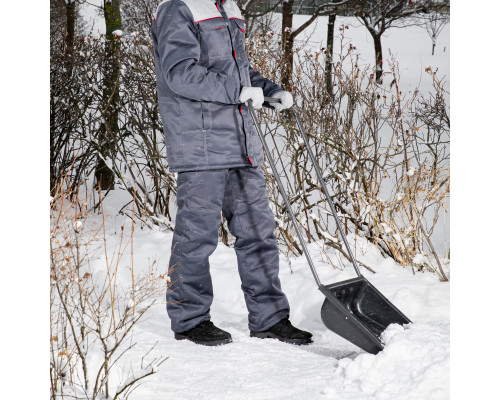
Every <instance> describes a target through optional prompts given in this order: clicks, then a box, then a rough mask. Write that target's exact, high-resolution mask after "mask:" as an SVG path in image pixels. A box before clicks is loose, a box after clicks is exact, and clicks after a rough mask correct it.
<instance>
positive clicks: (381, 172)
mask: <svg viewBox="0 0 500 400" xmlns="http://www.w3.org/2000/svg"><path fill="white" fill-rule="evenodd" d="M343 29H345V27H344V26H341V27H340V30H341V31H343ZM278 41H279V38H278V39H276V38H274V37H272V36H271V35H261V36H255V37H254V38H253V39H252V40H251V41H249V42H248V43H247V45H248V48H249V53H250V56H251V58H252V59H253V61H254V63H255V64H256V65H258V67H256V68H258V69H259V68H260V70H261V72H262V74H263V75H264V76H268V77H270V78H271V79H273V80H275V81H279V71H280V63H281V60H282V58H281V54H280V50H279V47H278ZM340 42H341V47H340V48H341V51H340V54H339V56H338V61H337V62H336V63H334V65H333V70H332V80H331V81H332V82H333V89H334V90H333V93H329V92H328V91H327V88H326V81H327V79H326V77H325V68H324V66H325V53H324V50H325V49H322V50H321V51H320V50H316V51H311V50H308V49H307V48H305V47H304V48H302V49H297V54H296V58H297V59H298V60H299V62H298V63H297V65H296V68H295V70H294V75H295V76H294V78H293V81H294V82H297V84H296V86H294V97H295V100H296V103H297V105H296V107H297V108H300V114H301V117H302V121H303V125H304V128H305V130H306V133H307V135H308V137H309V141H310V144H311V146H312V148H313V150H314V152H315V154H316V155H317V159H318V161H319V165H320V168H321V169H322V170H323V171H324V176H323V178H324V180H325V181H326V183H327V185H328V186H329V188H330V189H331V193H330V194H331V195H332V197H333V200H334V203H335V206H336V208H337V211H338V212H339V214H340V217H341V219H343V221H344V229H345V231H346V233H348V232H349V231H351V232H353V233H355V234H356V235H359V236H363V237H366V238H367V239H368V240H369V241H370V242H372V243H374V244H376V245H377V246H378V248H379V250H380V251H381V252H382V254H383V255H385V256H387V257H392V258H394V259H395V260H396V261H397V262H399V263H401V264H402V265H405V266H406V265H410V266H412V268H413V264H418V265H419V267H418V268H419V269H428V270H430V271H432V272H437V273H438V275H439V277H440V278H441V279H443V280H446V279H447V275H446V273H445V271H444V270H443V268H442V260H443V259H445V258H446V257H445V254H442V255H438V254H437V252H436V250H435V248H434V246H433V244H432V241H431V240H430V237H431V235H432V233H433V231H434V228H435V226H436V223H437V221H438V217H439V215H442V213H443V212H446V201H447V198H448V196H449V118H448V114H449V113H448V104H447V103H446V99H447V95H448V94H447V92H446V89H445V86H446V83H445V81H444V80H443V79H441V80H440V79H439V78H438V77H437V76H436V74H435V72H432V71H428V73H429V78H428V79H431V80H432V83H433V84H432V88H433V89H432V92H431V93H421V92H420V91H419V89H418V88H415V89H414V90H413V91H412V92H409V93H402V91H401V89H400V87H399V71H398V66H397V63H396V62H395V61H394V60H391V61H390V62H389V69H390V72H386V76H387V77H388V78H389V82H390V84H386V85H381V84H377V82H376V79H375V76H374V73H373V72H372V70H371V69H370V68H369V67H361V66H360V65H359V55H358V54H356V51H355V48H353V46H352V45H351V44H350V43H345V40H344V38H343V35H341V40H340ZM305 45H306V44H305V43H304V44H303V46H305ZM264 54H265V55H266V57H263V55H264ZM260 117H261V119H262V122H263V124H264V125H265V126H266V137H267V140H269V143H270V144H271V145H273V146H274V147H275V150H274V160H275V162H277V164H278V168H279V169H280V170H281V171H282V172H281V173H282V178H283V179H284V182H285V184H286V185H287V190H288V192H289V193H290V194H292V195H291V198H290V201H291V204H292V207H293V208H294V210H295V213H296V215H297V216H298V217H299V220H300V221H301V222H302V226H303V228H304V231H305V234H306V237H307V238H308V239H309V241H313V240H318V239H322V240H324V241H325V242H326V244H327V245H329V246H331V247H334V248H335V249H337V250H338V251H339V252H340V253H341V254H343V255H344V256H347V254H346V252H345V250H344V249H343V248H342V244H341V242H340V240H339V238H338V235H337V233H336V231H337V227H336V226H335V223H334V220H333V218H332V216H331V214H330V212H329V211H328V209H327V207H326V202H325V200H324V198H322V197H321V196H320V192H321V188H320V185H319V182H318V180H317V178H316V177H315V174H314V172H313V166H312V163H311V162H310V159H309V156H308V154H307V152H306V149H305V145H304V143H303V141H302V138H301V136H300V132H299V131H298V128H297V126H295V124H294V121H293V120H292V119H291V115H290V114H289V113H287V112H282V113H281V114H280V115H277V114H276V113H275V112H272V111H263V112H261V113H260ZM282 127H284V129H283V128H282ZM266 175H267V179H268V187H269V193H270V196H271V200H272V203H273V208H274V210H273V211H274V212H275V215H276V219H277V222H278V229H279V237H280V239H281V243H282V244H283V245H285V246H286V248H288V251H291V252H292V253H295V254H300V252H301V250H300V247H299V245H298V241H297V239H296V237H295V234H294V233H293V229H291V221H290V220H289V218H288V216H287V215H286V213H285V208H284V204H283V200H282V199H281V196H280V194H279V191H278V190H277V188H276V187H275V184H274V179H273V178H272V175H271V173H270V171H269V170H266ZM422 260H425V262H421V261H422ZM361 264H362V265H363V263H361Z"/></svg>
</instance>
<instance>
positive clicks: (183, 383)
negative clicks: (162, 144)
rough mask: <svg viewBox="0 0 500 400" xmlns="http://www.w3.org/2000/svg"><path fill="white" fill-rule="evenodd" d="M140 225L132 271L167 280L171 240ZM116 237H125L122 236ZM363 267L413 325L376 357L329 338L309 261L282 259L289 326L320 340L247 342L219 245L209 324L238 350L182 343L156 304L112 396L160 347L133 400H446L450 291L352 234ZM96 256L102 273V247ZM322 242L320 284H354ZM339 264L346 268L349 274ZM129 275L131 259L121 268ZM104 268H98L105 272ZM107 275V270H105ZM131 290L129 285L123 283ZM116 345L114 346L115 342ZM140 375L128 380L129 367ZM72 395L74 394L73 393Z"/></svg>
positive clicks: (236, 285)
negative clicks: (166, 399) (170, 399)
mask: <svg viewBox="0 0 500 400" xmlns="http://www.w3.org/2000/svg"><path fill="white" fill-rule="evenodd" d="M122 193H123V192H117V193H113V194H111V195H110V196H108V197H107V198H106V199H105V207H106V209H107V212H108V213H109V214H110V215H114V211H113V210H112V208H111V206H110V204H112V203H113V202H115V203H116V204H117V205H118V204H119V203H120V202H121V200H119V198H120V196H123V194H122ZM122 224H123V225H124V229H125V237H127V235H128V234H129V233H130V229H131V227H130V219H128V218H127V217H125V216H117V217H113V218H109V219H108V221H107V225H109V226H107V228H106V232H113V231H114V230H115V228H114V227H115V226H116V227H120V226H121V225H122ZM143 228H144V229H140V227H139V226H136V227H135V236H134V268H135V273H136V274H137V275H140V274H141V268H144V271H146V269H145V268H146V266H147V265H149V264H150V263H151V262H152V261H153V260H155V261H156V263H157V265H158V266H159V272H165V271H166V270H167V266H168V260H169V257H170V245H171V240H172V232H170V231H162V230H161V229H160V228H158V227H154V228H153V229H148V228H147V227H145V226H144V227H143ZM117 230H118V231H119V229H117ZM107 235H109V237H108V249H111V248H112V246H113V244H114V243H115V242H116V243H117V242H118V240H119V238H118V236H119V234H117V235H116V236H115V234H113V233H108V234H107ZM348 240H349V243H350V244H351V245H353V246H355V247H354V248H353V251H354V253H355V256H356V258H357V259H359V260H360V261H362V262H363V263H364V264H366V265H368V266H369V267H370V268H372V269H374V270H375V271H376V274H372V273H370V272H368V271H367V270H362V273H363V274H364V275H365V276H366V277H367V279H369V280H370V282H372V283H373V284H374V285H375V287H377V289H379V290H380V291H381V292H382V293H383V294H384V295H385V296H386V297H387V298H388V299H389V300H390V301H391V302H392V303H393V304H395V305H396V306H397V307H398V308H399V309H400V310H401V311H402V312H403V313H404V314H405V315H406V316H407V317H408V318H410V319H411V320H412V321H413V324H410V325H409V326H407V327H405V328H403V327H400V326H397V325H396V326H390V327H389V328H388V329H387V330H386V332H384V334H383V337H382V339H383V341H384V343H385V346H386V347H385V349H384V351H382V352H381V353H379V354H378V355H371V354H367V353H365V352H363V351H362V350H360V349H359V348H357V347H356V346H354V345H352V344H351V343H349V342H347V341H346V340H344V339H342V338H341V337H339V336H337V335H336V334H334V333H333V332H331V331H329V330H328V329H327V328H326V327H325V326H324V325H323V323H322V321H321V318H320V309H321V305H322V303H323V301H324V296H323V295H322V294H321V292H320V291H319V290H318V289H317V287H316V286H315V282H314V279H313V277H312V275H311V272H310V269H309V266H308V264H307V261H306V259H305V257H299V258H296V259H294V258H292V259H291V260H290V261H291V269H292V271H293V273H290V267H289V265H288V260H287V259H286V258H285V257H284V256H281V258H280V279H281V282H282V288H283V290H284V292H285V293H286V294H287V296H288V299H289V302H290V306H291V315H290V319H291V321H292V323H293V324H294V325H296V326H298V327H300V328H302V329H306V330H309V331H311V332H312V333H313V334H314V343H313V344H311V345H308V346H292V345H288V344H285V343H281V342H278V341H275V340H262V339H257V338H250V337H249V331H248V327H247V311H246V307H245V302H244V298H243V294H242V291H241V289H240V285H241V282H240V279H239V275H238V272H237V260H236V255H235V253H234V250H233V249H231V248H228V247H226V246H224V245H223V244H222V243H219V246H218V247H217V249H216V250H215V252H214V254H213V255H212V256H211V258H210V263H211V273H212V279H213V286H214V293H215V298H214V302H213V304H212V308H211V317H212V321H213V322H214V323H215V324H216V325H217V326H219V327H220V328H222V329H224V330H227V331H228V332H230V333H231V335H232V337H233V343H231V344H229V345H225V346H220V347H203V346H199V345H196V344H193V343H190V342H187V341H177V340H175V339H174V337H173V333H172V331H171V330H170V324H169V319H168V316H167V313H166V310H165V304H164V302H163V304H158V305H155V306H153V308H152V309H151V310H150V311H149V312H148V314H147V318H146V319H145V320H144V321H142V322H140V323H139V325H138V326H136V327H135V328H134V331H133V339H134V341H136V342H137V344H136V345H135V346H134V347H133V348H132V349H131V350H130V351H129V352H127V353H126V354H125V355H124V356H123V358H122V359H121V360H120V362H119V363H118V366H117V368H118V370H119V371H121V372H119V373H118V374H117V375H118V376H121V379H118V378H116V377H115V378H114V381H113V382H114V383H113V384H112V386H113V385H114V387H115V388H119V387H123V385H124V384H125V383H126V382H129V381H130V379H131V377H132V376H139V375H140V374H141V373H142V372H144V371H143V370H141V368H140V367H139V366H138V365H137V364H138V363H139V360H140V359H141V357H142V356H143V355H144V354H145V353H146V352H147V351H148V350H149V349H150V348H151V347H153V346H154V345H155V344H156V347H155V348H154V350H153V351H152V352H151V353H150V354H149V356H150V357H159V356H165V357H168V359H167V360H166V361H165V362H164V363H163V364H162V365H161V366H159V367H158V368H156V373H155V374H153V375H150V376H148V377H147V378H145V380H143V381H141V385H139V386H138V387H137V388H136V389H135V390H134V391H133V392H132V394H131V396H130V398H131V399H140V400H150V399H151V400H153V399H155V400H156V399H158V397H159V396H166V395H168V394H171V393H175V398H176V399H199V398H204V399H297V400H298V399H304V398H308V399H311V400H312V399H334V398H335V399H353V400H354V399H356V400H359V399H392V398H405V399H447V398H448V397H449V363H450V361H449V360H450V355H449V354H450V349H449V347H450V346H449V333H450V324H449V322H450V319H449V284H447V283H442V282H439V281H438V280H437V279H436V277H435V276H433V275H431V274H429V273H418V274H417V275H413V274H412V272H411V269H410V268H406V269H405V268H403V267H401V266H399V265H397V264H396V263H395V262H394V261H393V260H392V259H384V258H383V257H382V256H381V255H380V253H379V252H378V251H377V250H376V248H375V247H374V246H373V245H371V244H370V243H368V242H367V241H366V240H364V239H360V238H356V237H354V236H353V235H349V236H348ZM98 245H99V243H98V242H96V244H95V246H96V251H95V253H93V260H94V261H93V262H95V263H96V268H97V269H98V268H99V267H98V266H97V264H98V263H99V259H100V258H102V256H103V251H104V250H103V249H102V248H99V247H98ZM325 249H326V247H325V246H324V243H323V242H317V243H311V244H310V245H309V251H310V253H311V256H312V258H313V261H314V263H315V266H316V268H317V270H318V275H319V276H320V279H321V281H322V282H323V283H325V284H327V283H333V282H337V281H341V280H346V279H350V278H352V277H354V276H355V272H354V269H353V267H352V265H351V264H350V263H348V261H347V260H346V259H344V258H340V256H339V253H337V252H335V251H333V250H331V249H329V250H327V251H326V250H325ZM329 260H330V262H331V263H333V264H335V265H345V268H344V269H343V270H339V269H334V268H333V267H332V265H331V264H329ZM123 263H124V267H125V266H126V265H128V261H127V260H125V261H123ZM99 265H100V264H99ZM101 267H102V265H101ZM123 283H124V284H126V282H123ZM110 344H111V343H110ZM134 365H135V370H136V371H139V372H135V373H131V372H129V371H131V370H133V368H132V366H134ZM68 393H69V392H68Z"/></svg>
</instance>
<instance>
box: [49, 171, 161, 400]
mask: <svg viewBox="0 0 500 400" xmlns="http://www.w3.org/2000/svg"><path fill="white" fill-rule="evenodd" d="M69 187H70V185H69V184H68V181H67V180H66V179H63V180H61V181H60V183H59V185H58V187H57V189H56V191H55V196H54V199H53V200H52V202H51V232H50V233H51V236H50V247H51V254H50V261H51V262H50V266H51V268H50V282H51V285H50V329H51V335H50V336H51V340H50V382H51V398H52V399H56V398H79V399H103V398H106V399H124V398H127V397H128V395H129V394H130V393H131V391H132V390H133V389H134V387H135V386H136V385H137V382H138V381H140V380H141V379H143V378H145V377H147V376H149V375H151V374H153V373H155V371H156V368H157V367H158V366H159V365H160V364H161V363H162V362H163V361H164V360H165V358H164V357H157V358H154V357H152V356H149V353H150V351H151V350H149V351H147V352H145V353H144V354H143V355H142V359H139V360H137V363H136V364H135V365H134V370H133V371H130V372H129V373H128V375H126V376H124V377H122V378H120V377H119V376H118V373H117V372H116V371H117V369H118V366H119V363H118V362H119V360H120V359H121V358H122V357H123V356H124V355H125V353H127V352H128V351H130V350H131V349H132V348H133V347H134V346H135V341H134V338H133V336H132V333H133V330H134V327H135V326H136V325H137V324H138V323H139V321H140V320H141V319H143V318H144V316H145V315H146V313H147V311H148V310H149V309H150V308H151V307H152V306H153V305H154V304H156V303H157V302H158V301H159V299H162V298H163V296H164V293H165V285H164V282H165V280H164V277H165V274H160V273H159V272H158V271H157V268H156V266H155V263H154V262H153V263H152V264H151V265H149V268H147V269H146V270H144V269H142V271H141V272H140V273H137V271H135V270H134V263H133V235H134V231H133V226H134V221H133V220H132V231H131V234H130V236H129V237H127V236H126V235H125V233H124V232H125V230H124V229H123V226H122V229H121V234H120V236H119V241H118V243H117V245H116V246H114V247H113V248H109V247H110V245H108V240H109V238H108V236H109V235H108V234H107V233H106V224H105V216H104V215H105V213H104V212H102V215H101V217H102V218H100V217H99V215H98V214H93V213H91V212H89V207H88V204H87V199H86V198H85V197H83V196H79V193H70V192H69ZM132 207H134V205H132ZM90 210H91V208H90ZM133 211H134V210H132V215H133ZM100 246H102V247H103V249H104V257H103V259H100V260H96V259H94V254H95V251H96V250H97V249H98V248H99V247H100ZM127 255H130V261H129V266H128V267H127V266H125V265H124V260H125V259H126V257H127Z"/></svg>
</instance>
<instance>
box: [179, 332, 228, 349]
mask: <svg viewBox="0 0 500 400" xmlns="http://www.w3.org/2000/svg"><path fill="white" fill-rule="evenodd" d="M174 337H175V339H177V340H189V341H190V342H193V343H196V344H200V345H202V346H222V345H223V344H228V343H231V342H232V341H233V339H232V338H227V339H219V340H196V339H192V338H190V337H189V336H186V335H183V334H182V333H175V334H174Z"/></svg>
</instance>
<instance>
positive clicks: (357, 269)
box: [252, 97, 361, 276]
mask: <svg viewBox="0 0 500 400" xmlns="http://www.w3.org/2000/svg"><path fill="white" fill-rule="evenodd" d="M264 101H267V102H268V103H279V102H280V100H279V99H276V98H272V97H265V98H264ZM252 111H253V107H252ZM291 111H292V114H293V116H294V118H295V121H296V123H297V126H298V127H299V130H300V133H301V135H302V139H303V140H304V143H305V144H306V149H307V152H308V153H309V156H310V158H311V161H312V163H313V166H314V169H315V171H316V175H317V176H318V179H319V181H320V184H321V187H322V188H323V192H324V193H325V197H326V200H327V203H328V205H329V207H330V210H331V211H332V215H333V218H334V219H335V223H336V224H337V227H338V228H339V232H340V236H341V237H342V241H343V242H344V245H345V247H346V249H347V253H348V254H349V258H350V261H351V263H352V265H353V267H354V269H355V271H356V274H357V275H358V276H361V272H360V271H359V267H358V263H357V262H356V259H355V258H354V255H353V254H352V250H351V246H349V243H348V242H347V238H346V236H345V234H344V231H343V230H342V226H341V224H340V220H339V217H338V215H337V212H336V211H335V206H334V205H333V201H332V198H331V197H330V194H329V192H328V188H327V187H326V184H325V181H324V180H323V174H322V171H321V170H320V168H319V166H318V163H317V161H316V157H315V156H314V153H313V151H312V148H311V145H310V144H309V139H308V137H307V135H306V133H305V131H304V127H303V126H302V122H301V120H300V117H299V114H298V112H297V111H296V110H295V109H294V108H291ZM252 118H253V119H254V124H255V125H258V124H257V122H256V118H254V116H253V115H252ZM259 128H260V127H259ZM262 139H263V136H261V140H262ZM262 141H263V140H262ZM263 142H264V141H263ZM275 175H276V174H275Z"/></svg>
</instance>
